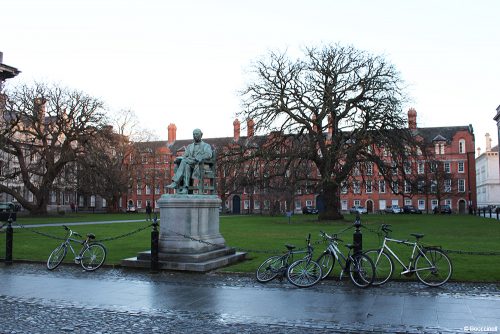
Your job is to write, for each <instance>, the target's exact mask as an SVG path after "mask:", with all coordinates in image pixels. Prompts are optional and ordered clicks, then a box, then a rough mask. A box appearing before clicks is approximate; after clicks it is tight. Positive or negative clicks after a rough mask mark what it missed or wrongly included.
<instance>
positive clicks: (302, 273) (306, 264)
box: [286, 259, 321, 288]
mask: <svg viewBox="0 0 500 334" xmlns="http://www.w3.org/2000/svg"><path fill="white" fill-rule="evenodd" d="M286 276H287V278H288V281H289V282H290V283H292V284H293V285H295V286H297V287H299V288H307V287H310V286H313V285H314V284H316V283H318V282H319V281H320V280H321V266H320V265H319V264H318V262H316V261H313V260H308V259H301V260H298V261H295V262H294V263H292V264H291V265H290V267H288V271H287V275H286Z"/></svg>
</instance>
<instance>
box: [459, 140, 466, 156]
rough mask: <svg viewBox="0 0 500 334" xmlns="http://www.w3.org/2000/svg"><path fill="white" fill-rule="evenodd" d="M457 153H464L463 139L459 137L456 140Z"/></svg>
mask: <svg viewBox="0 0 500 334" xmlns="http://www.w3.org/2000/svg"><path fill="white" fill-rule="evenodd" d="M458 153H465V140H464V139H460V140H459V141H458Z"/></svg>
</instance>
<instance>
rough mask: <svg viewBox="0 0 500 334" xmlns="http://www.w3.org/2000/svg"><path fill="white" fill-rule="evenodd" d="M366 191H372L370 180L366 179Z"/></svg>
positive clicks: (369, 192)
mask: <svg viewBox="0 0 500 334" xmlns="http://www.w3.org/2000/svg"><path fill="white" fill-rule="evenodd" d="M366 193H367V194H371V193H372V181H366Z"/></svg>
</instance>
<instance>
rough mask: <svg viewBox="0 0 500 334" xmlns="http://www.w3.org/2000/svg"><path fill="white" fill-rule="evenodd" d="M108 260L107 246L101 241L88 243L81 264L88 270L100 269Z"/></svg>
mask: <svg viewBox="0 0 500 334" xmlns="http://www.w3.org/2000/svg"><path fill="white" fill-rule="evenodd" d="M105 260H106V248H104V246H103V245H101V244H99V243H94V244H90V245H88V247H87V248H86V249H85V250H84V251H83V253H82V255H81V259H80V264H81V265H82V267H83V269H85V270H87V271H94V270H96V269H99V267H100V266H102V264H103V263H104V261H105Z"/></svg>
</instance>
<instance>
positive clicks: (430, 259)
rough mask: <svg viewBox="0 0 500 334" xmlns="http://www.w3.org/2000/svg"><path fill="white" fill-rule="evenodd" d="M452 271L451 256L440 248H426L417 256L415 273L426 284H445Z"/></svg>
mask: <svg viewBox="0 0 500 334" xmlns="http://www.w3.org/2000/svg"><path fill="white" fill-rule="evenodd" d="M452 271H453V268H452V265H451V260H450V258H449V257H448V256H447V255H446V254H445V253H444V252H443V251H441V250H439V249H436V248H430V249H426V250H424V253H420V254H418V255H417V257H416V258H415V273H416V274H417V277H418V279H419V280H420V281H421V282H422V283H424V284H425V285H428V286H440V285H443V284H444V283H446V282H447V281H448V280H449V279H450V277H451V273H452Z"/></svg>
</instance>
